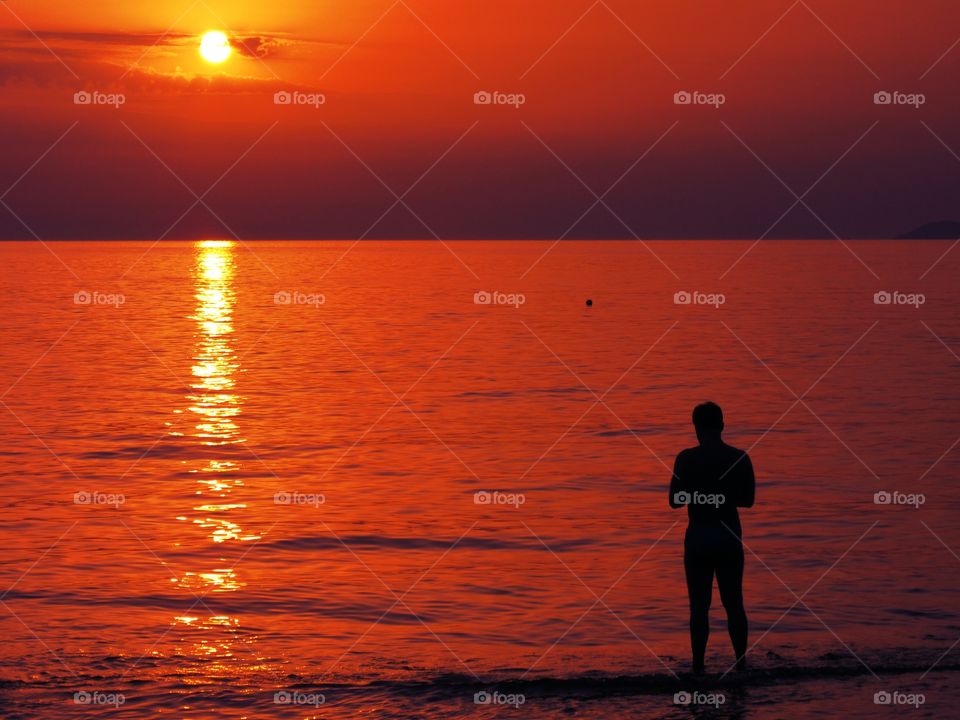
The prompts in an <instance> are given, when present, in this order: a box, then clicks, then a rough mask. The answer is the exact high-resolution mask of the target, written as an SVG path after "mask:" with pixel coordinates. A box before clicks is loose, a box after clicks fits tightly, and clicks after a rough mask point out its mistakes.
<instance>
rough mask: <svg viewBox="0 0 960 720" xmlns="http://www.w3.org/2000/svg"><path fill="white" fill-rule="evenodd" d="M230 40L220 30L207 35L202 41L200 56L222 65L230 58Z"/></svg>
mask: <svg viewBox="0 0 960 720" xmlns="http://www.w3.org/2000/svg"><path fill="white" fill-rule="evenodd" d="M230 51H231V48H230V39H229V38H228V37H227V36H226V35H225V34H224V33H222V32H220V31H219V30H211V31H210V32H208V33H205V34H204V36H203V38H202V39H201V40H200V55H201V56H203V59H204V60H206V61H207V62H211V63H222V62H223V61H224V60H226V59H227V58H228V57H230Z"/></svg>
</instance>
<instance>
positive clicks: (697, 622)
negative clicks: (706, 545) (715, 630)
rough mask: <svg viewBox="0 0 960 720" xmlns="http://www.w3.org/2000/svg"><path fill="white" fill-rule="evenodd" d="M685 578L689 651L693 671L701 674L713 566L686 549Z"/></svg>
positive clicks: (708, 561) (699, 555)
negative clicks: (688, 614) (687, 603)
mask: <svg viewBox="0 0 960 720" xmlns="http://www.w3.org/2000/svg"><path fill="white" fill-rule="evenodd" d="M683 568H684V571H685V572H686V576H687V595H688V596H689V597H690V649H691V650H692V651H693V671H694V672H695V673H702V672H703V657H704V655H705V654H706V652H707V639H708V638H709V637H710V598H711V596H712V595H713V564H712V563H711V562H710V560H709V558H708V557H705V556H703V555H701V554H700V553H697V552H691V551H690V549H689V548H688V549H687V550H686V551H685V552H684V555H683Z"/></svg>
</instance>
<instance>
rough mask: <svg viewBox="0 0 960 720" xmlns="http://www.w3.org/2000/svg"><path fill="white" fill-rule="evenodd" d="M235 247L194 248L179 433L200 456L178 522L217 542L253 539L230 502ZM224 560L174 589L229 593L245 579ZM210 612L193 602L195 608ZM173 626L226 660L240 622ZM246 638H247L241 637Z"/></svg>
mask: <svg viewBox="0 0 960 720" xmlns="http://www.w3.org/2000/svg"><path fill="white" fill-rule="evenodd" d="M233 274H234V245H233V243H232V242H229V241H221V240H205V241H203V242H200V243H198V244H197V246H196V262H195V267H194V287H195V293H194V297H195V300H196V306H195V309H194V313H193V315H191V319H192V320H193V321H194V323H195V337H196V345H195V347H196V351H195V354H194V358H193V365H192V369H191V376H192V380H191V383H190V391H189V393H188V394H187V396H186V399H187V402H188V405H187V409H186V411H187V412H188V413H190V414H191V416H192V417H193V418H194V425H193V430H192V431H188V432H187V433H185V437H187V438H190V439H192V440H193V441H194V442H195V444H196V447H197V449H198V450H199V455H200V456H201V457H202V460H200V462H199V464H198V465H197V466H195V467H193V468H191V469H189V473H190V474H191V476H193V477H194V478H195V482H196V484H195V486H194V495H195V497H196V498H197V502H196V504H195V505H194V506H193V507H192V510H193V513H192V514H183V515H180V516H178V517H177V520H179V521H182V522H186V523H189V524H191V525H193V526H195V527H198V528H202V529H203V531H204V532H205V533H206V537H207V541H209V542H212V543H214V544H217V545H222V544H223V543H227V542H231V541H235V542H244V541H249V540H256V539H258V536H257V535H254V534H251V533H248V532H245V531H244V529H243V527H241V525H240V522H239V520H240V514H242V512H243V511H244V510H246V508H247V505H246V503H243V502H238V501H236V498H235V497H234V493H235V492H236V491H238V490H240V489H241V488H243V485H244V483H243V479H242V478H241V477H240V472H241V470H242V462H241V460H239V459H238V458H236V457H235V455H236V452H237V450H236V448H237V446H239V445H241V444H242V443H244V442H246V438H244V437H243V436H242V435H241V433H240V428H239V426H238V419H239V417H240V415H241V413H242V407H243V397H242V396H241V395H240V394H239V393H238V392H237V389H236V376H237V373H238V372H239V371H240V361H239V359H238V357H237V352H236V348H235V347H234V339H233V336H234V320H233V312H234V304H235V299H236V295H235V291H234V285H233ZM217 562H219V563H221V564H222V565H221V566H219V567H214V568H203V569H196V570H194V571H187V572H183V573H182V575H181V576H180V577H177V578H173V579H172V580H171V582H173V583H174V584H175V585H176V587H178V588H181V589H183V590H185V591H188V592H189V593H190V594H191V595H195V596H196V597H204V596H206V595H208V594H209V595H211V596H213V597H215V596H216V594H221V593H232V592H236V591H238V590H240V589H241V588H243V587H244V586H245V583H244V582H243V581H242V580H240V579H239V578H238V577H237V573H236V571H235V570H234V568H233V565H234V564H235V563H234V562H232V561H230V560H227V559H226V558H224V557H221V558H219V559H218V560H217ZM200 608H203V609H209V608H206V607H205V606H204V605H199V604H198V605H197V606H196V607H195V609H200ZM172 624H173V625H174V626H175V627H179V628H180V629H181V630H183V631H185V632H186V633H187V635H186V636H185V639H187V638H189V640H190V642H192V644H193V655H194V656H195V657H203V658H209V659H216V660H217V661H224V660H226V659H227V658H232V657H233V656H234V647H233V645H234V643H235V641H236V640H237V638H238V634H239V633H240V628H239V620H238V619H237V618H234V617H230V616H228V615H224V614H214V613H213V611H211V614H210V615H209V616H206V617H204V616H202V615H197V616H194V615H179V616H176V617H174V618H173V620H172ZM240 641H241V642H246V641H245V640H242V639H241V640H240Z"/></svg>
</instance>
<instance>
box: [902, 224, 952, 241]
mask: <svg viewBox="0 0 960 720" xmlns="http://www.w3.org/2000/svg"><path fill="white" fill-rule="evenodd" d="M958 238H960V222H955V221H954V220H941V221H939V222H932V223H927V224H926V225H921V226H920V227H918V228H916V229H914V230H911V231H910V232H908V233H905V234H903V235H898V236H897V240H956V239H958Z"/></svg>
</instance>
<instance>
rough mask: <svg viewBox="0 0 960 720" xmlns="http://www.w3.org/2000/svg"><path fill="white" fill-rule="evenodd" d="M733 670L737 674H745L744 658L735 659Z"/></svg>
mask: <svg viewBox="0 0 960 720" xmlns="http://www.w3.org/2000/svg"><path fill="white" fill-rule="evenodd" d="M734 670H736V671H737V672H746V671H747V659H746V658H745V657H740V658H737V664H736V665H734Z"/></svg>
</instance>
